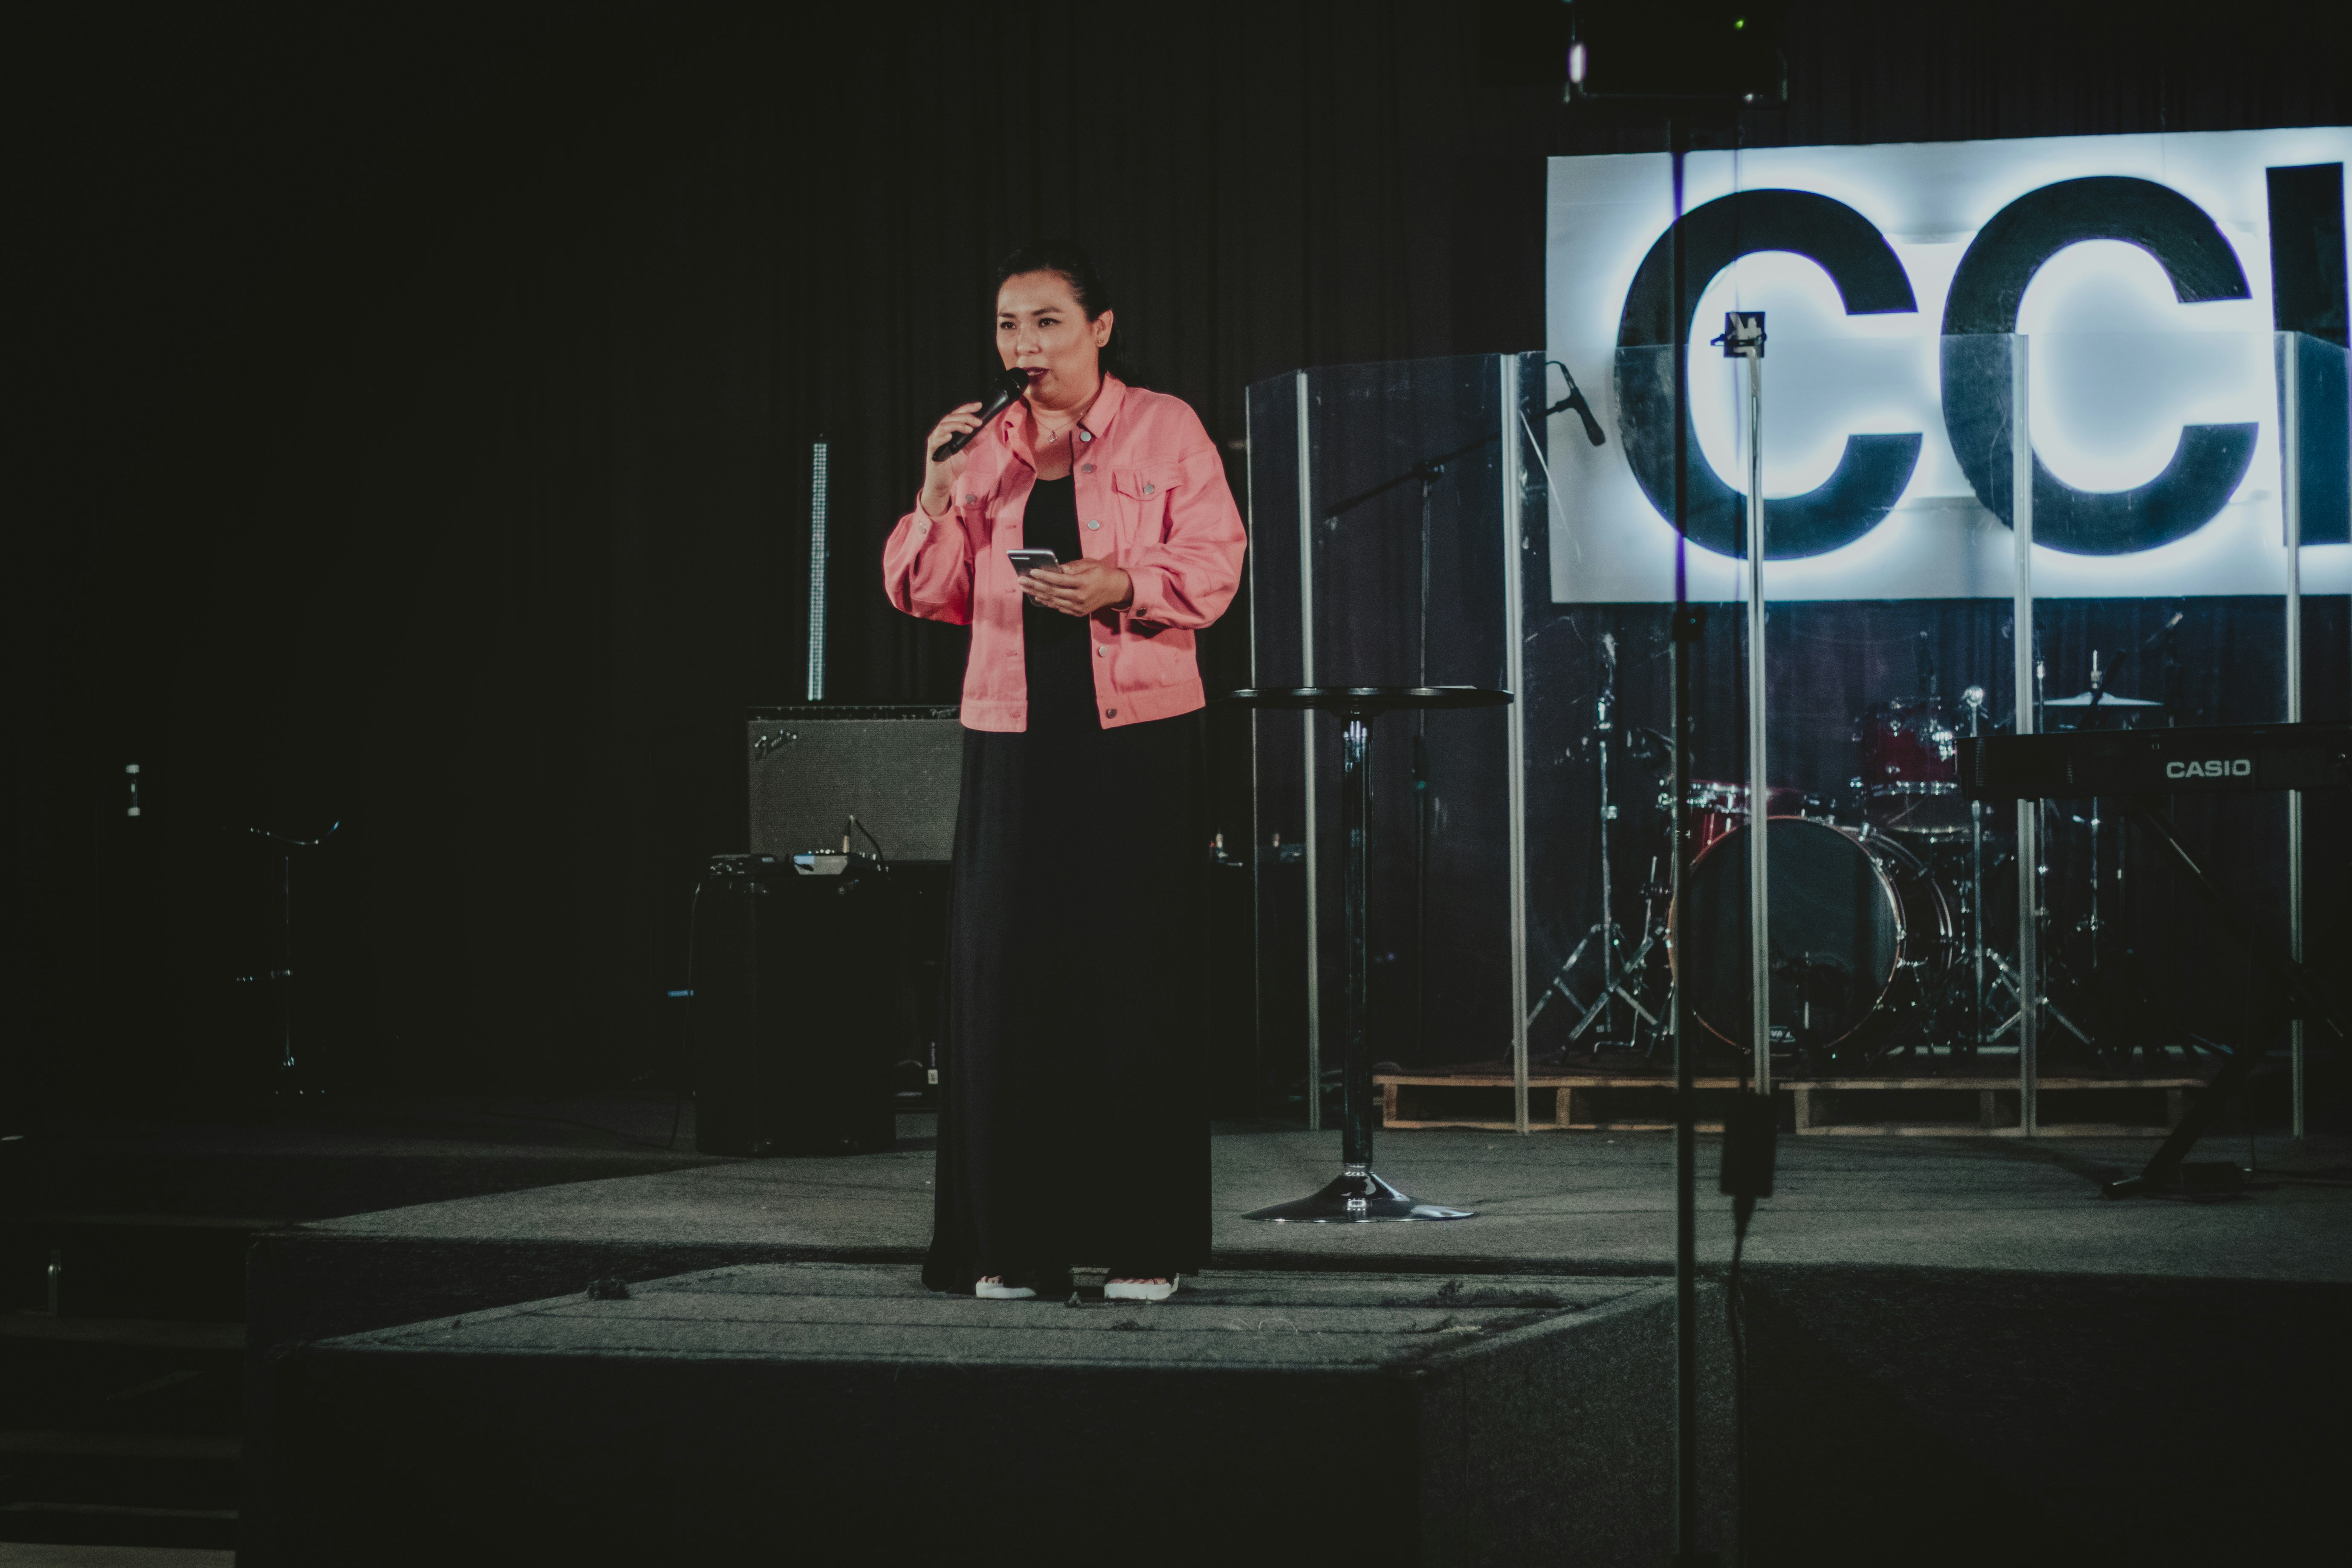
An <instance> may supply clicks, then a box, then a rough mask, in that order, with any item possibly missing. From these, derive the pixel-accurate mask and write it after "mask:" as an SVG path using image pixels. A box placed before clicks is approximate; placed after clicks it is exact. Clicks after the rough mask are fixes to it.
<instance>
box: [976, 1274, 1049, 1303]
mask: <svg viewBox="0 0 2352 1568" xmlns="http://www.w3.org/2000/svg"><path fill="white" fill-rule="evenodd" d="M971 1293H972V1294H973V1295H975V1296H977V1297H979V1298H980V1299H981V1300H983V1301H1030V1300H1035V1299H1036V1296H1037V1292H1036V1291H1034V1290H1032V1289H1029V1287H1028V1286H1026V1285H1007V1284H1006V1283H1005V1282H1004V1279H1003V1276H1002V1275H996V1274H992V1275H990V1276H989V1277H988V1278H987V1279H982V1280H979V1281H977V1282H976V1283H975V1284H973V1286H972V1288H971Z"/></svg>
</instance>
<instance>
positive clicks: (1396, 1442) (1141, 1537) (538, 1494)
mask: <svg viewBox="0 0 2352 1568" xmlns="http://www.w3.org/2000/svg"><path fill="white" fill-rule="evenodd" d="M1672 1305H1673V1303H1672V1292H1671V1289H1670V1288H1669V1287H1667V1286H1664V1285H1662V1284H1660V1283H1659V1282H1657V1281H1654V1280H1629V1279H1595V1278H1591V1277H1586V1278H1581V1279H1574V1278H1550V1277H1541V1276H1538V1277H1522V1278H1517V1279H1510V1280H1507V1281H1500V1282H1486V1283H1482V1284H1480V1285H1478V1286H1476V1287H1475V1288H1467V1289H1465V1288H1464V1287H1463V1286H1461V1285H1460V1284H1459V1283H1445V1282H1440V1281H1437V1280H1434V1279H1431V1278H1430V1277H1428V1276H1426V1275H1420V1276H1398V1275H1381V1274H1339V1273H1328V1272H1326V1273H1316V1274H1297V1273H1278V1272H1250V1273H1226V1272H1223V1271H1218V1272H1213V1273H1210V1274H1207V1275H1204V1276H1202V1277H1200V1278H1199V1279H1197V1280H1196V1281H1194V1288H1193V1289H1190V1290H1187V1291H1185V1292H1183V1293H1181V1294H1180V1295H1179V1296H1178V1297H1177V1298H1176V1299H1175V1300H1172V1301H1170V1302H1167V1303H1163V1304H1159V1305H1152V1306H1135V1305H1131V1304H1128V1303H1112V1302H1106V1301H1104V1300H1101V1299H1100V1294H1099V1292H1098V1291H1095V1292H1089V1293H1088V1295H1087V1299H1085V1300H1082V1301H1081V1302H1080V1303H1079V1304H1078V1305H1076V1306H1072V1305H1068V1304H1066V1303H1063V1302H1057V1301H1044V1302H1022V1303H1010V1302H984V1301H975V1300H971V1299H969V1298H948V1297H942V1296H939V1295H935V1294H933V1293H932V1292H929V1291H928V1290H925V1289H923V1288H922V1286H921V1285H920V1283H919V1281H917V1280H916V1279H914V1278H913V1276H912V1273H911V1271H910V1270H908V1268H904V1267H903V1266H893V1265H877V1264H843V1263H797V1264H765V1265H758V1264H752V1265H739V1266H736V1267H733V1268H719V1269H712V1270H707V1271H704V1272H700V1273H697V1274H690V1275H686V1276H682V1277H679V1278H675V1279H664V1280H659V1281H656V1282H653V1283H650V1284H640V1285H637V1286H635V1287H633V1288H632V1289H631V1291H630V1294H629V1297H628V1298H627V1299H626V1300H590V1299H587V1298H585V1297H583V1296H580V1295H577V1294H574V1295H571V1296H567V1297H562V1298H559V1299H556V1300H548V1301H540V1302H533V1303H530V1304H527V1305H523V1306H518V1307H511V1308H507V1309H503V1310H495V1311H490V1312H486V1313H476V1314H471V1315H468V1316H466V1317H463V1318H456V1319H435V1320H433V1321H429V1322H425V1323H419V1324H415V1325H413V1326H410V1327H406V1328H401V1329H394V1330H387V1331H378V1332H375V1333H371V1334H361V1335H353V1336H349V1337H345V1338H341V1339H335V1340H330V1341H327V1342H323V1343H320V1344H317V1345H312V1346H309V1347H306V1348H304V1349H302V1350H300V1351H298V1352H293V1353H292V1354H290V1355H289V1356H288V1357H287V1358H285V1359H284V1361H283V1362H282V1363H281V1364H280V1366H279V1368H278V1403H277V1420H278V1431H279V1434H280V1436H281V1439H283V1440H282V1441H281V1443H280V1447H279V1452H280V1454H281V1455H282V1456H283V1457H282V1458H281V1461H280V1465H281V1468H280V1472H279V1474H280V1488H281V1489H280V1492H279V1495H280V1496H281V1497H282V1498H284V1499H286V1500H287V1503H286V1505H285V1506H284V1507H283V1508H281V1509H280V1510H279V1512H278V1518H277V1521H276V1523H277V1529H278V1537H277V1541H278V1551H279V1552H281V1553H283V1555H284V1559H285V1560H287V1561H295V1562H328V1561H333V1562H337V1563H403V1564H406V1563H421V1562H436V1561H446V1560H447V1557H446V1552H447V1549H448V1546H449V1544H450V1543H452V1542H466V1543H467V1546H468V1547H469V1548H471V1549H472V1550H474V1551H476V1552H478V1553H479V1554H480V1555H481V1556H482V1557H483V1558H485V1559H488V1560H497V1561H504V1562H509V1563H513V1562H526V1561H537V1562H563V1563H581V1562H595V1563H604V1562H635V1563H644V1562H681V1563H682V1562H704V1563H719V1562H769V1561H783V1560H786V1559H787V1558H793V1557H800V1556H802V1555H803V1554H805V1555H807V1556H812V1557H814V1556H823V1557H824V1558H826V1559H829V1560H836V1561H839V1560H851V1561H869V1562H879V1561H898V1562H911V1561H939V1560H946V1561H958V1560H962V1561H974V1562H999V1561H1006V1560H1014V1559H1023V1558H1027V1557H1031V1556H1036V1555H1041V1554H1043V1555H1052V1556H1059V1555H1064V1554H1066V1553H1070V1552H1076V1553H1080V1554H1085V1555H1093V1554H1096V1553H1098V1552H1106V1551H1113V1550H1114V1549H1113V1548H1112V1544H1111V1543H1113V1542H1120V1541H1122V1540H1123V1539H1124V1538H1128V1537H1129V1536H1132V1537H1134V1542H1133V1544H1132V1545H1131V1546H1119V1547H1118V1548H1116V1549H1115V1552H1114V1554H1115V1555H1116V1556H1117V1557H1118V1559H1119V1560H1121V1561H1127V1562H1142V1563H1167V1562H1171V1561H1179V1560H1182V1561H1198V1560H1201V1559H1202V1558H1203V1557H1208V1558H1215V1557H1226V1558H1227V1560H1231V1561H1248V1562H1299V1563H1307V1562H1332V1563H1364V1564H1383V1563H1457V1562H1476V1563H1525V1562H1530V1561H1536V1560H1539V1559H1540V1558H1542V1557H1544V1556H1546V1555H1548V1551H1547V1548H1548V1546H1549V1543H1550V1542H1557V1541H1561V1540H1568V1539H1573V1540H1576V1541H1579V1542H1582V1543H1583V1545H1584V1548H1585V1550H1586V1552H1588V1553H1590V1554H1591V1558H1592V1560H1595V1561H1605V1562H1635V1561H1642V1560H1645V1559H1653V1558H1655V1557H1656V1556H1657V1555H1658V1553H1659V1552H1660V1551H1661V1550H1662V1549H1663V1548H1664V1545H1665V1537H1664V1524H1665V1521H1666V1520H1667V1519H1668V1517H1669V1511H1668V1502H1667V1494H1666V1491H1665V1489H1664V1485H1663V1484H1662V1483H1663V1482H1664V1479H1665V1478H1666V1476H1667V1475H1668V1474H1670V1453H1671V1447H1670V1446H1671V1436H1670V1432H1669V1429H1668V1427H1667V1426H1666V1409H1665V1407H1664V1405H1662V1404H1661V1403H1660V1402H1659V1401H1657V1400H1655V1399H1654V1398H1652V1397H1650V1395H1651V1394H1654V1392H1655V1390H1656V1389H1658V1388H1659V1387H1661V1386H1663V1385H1664V1382H1665V1380H1666V1379H1667V1378H1668V1377H1669V1376H1670V1375H1671V1370H1672V1355H1671V1338H1670V1331H1669V1330H1668V1321H1669V1319H1670V1317H1671V1311H1672ZM1715 1360H1716V1364H1713V1365H1711V1366H1710V1369H1709V1370H1710V1371H1711V1372H1712V1373H1714V1377H1713V1379H1712V1386H1713V1392H1714V1393H1715V1395H1716V1397H1715V1398H1714V1399H1713V1400H1711V1401H1710V1404H1709V1409H1710V1413H1711V1414H1715V1415H1720V1414H1721V1410H1722V1390H1723V1376H1722V1372H1723V1369H1722V1367H1721V1365H1720V1364H1719V1363H1720V1357H1719V1356H1718V1357H1717V1358H1715ZM1574 1410H1586V1411H1590V1412H1592V1413H1594V1414H1595V1415H1599V1416H1602V1417H1604V1418H1601V1419H1594V1420H1588V1421H1563V1420H1561V1419H1559V1415H1560V1414H1561V1413H1562V1412H1563V1411H1574ZM1725 1457H1726V1456H1725V1453H1724V1450H1723V1446H1722V1445H1721V1444H1720V1443H1718V1444H1715V1445H1712V1446H1711V1451H1710V1453H1709V1455H1708V1458H1709V1459H1710V1460H1711V1461H1712V1463H1711V1466H1710V1479H1714V1480H1716V1481H1717V1483H1718V1484H1717V1486H1716V1487H1715V1488H1714V1493H1715V1497H1716V1500H1717V1506H1716V1508H1715V1509H1714V1510H1711V1512H1712V1513H1713V1514H1714V1515H1715V1516H1716V1517H1715V1518H1712V1519H1711V1520H1710V1523H1713V1524H1716V1525H1717V1528H1718V1529H1719V1528H1720V1515H1721V1512H1722V1503H1723V1501H1724V1500H1725V1499H1726V1493H1725V1489H1724V1488H1723V1487H1722V1486H1721V1485H1720V1484H1719V1483H1720V1479H1721V1475H1722V1470H1723V1462H1724V1459H1725ZM819 1541H823V1542H827V1543H828V1545H827V1547H826V1549H824V1550H822V1551H819V1552H805V1553H803V1552H795V1551H793V1545H794V1544H796V1543H797V1544H800V1545H802V1546H803V1548H806V1547H814V1546H815V1545H817V1542H819ZM1242 1543H1246V1548H1245V1550H1239V1551H1235V1550H1233V1549H1232V1548H1233V1547H1234V1546H1239V1545H1242Z"/></svg>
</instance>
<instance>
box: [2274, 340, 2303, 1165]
mask: <svg viewBox="0 0 2352 1568" xmlns="http://www.w3.org/2000/svg"><path fill="white" fill-rule="evenodd" d="M2302 350H2303V335H2302V334H2301V333H2299V332H2281V333H2280V334H2279V512H2280V521H2281V522H2282V523H2283V524H2284V528H2285V533H2286V721H2287V722H2288V723H2290V724H2300V723H2302V722H2303V395H2302V389H2303V356H2302ZM2286 947H2287V956H2288V957H2289V958H2292V959H2294V961H2295V962H2296V963H2302V962H2303V792H2302V791H2301V790H2299V789H2295V790H2289V791H2287V795H2286ZM2304 1036H2305V1028H2304V1020H2303V1018H2302V1016H2300V1015H2299V1014H2298V1015H2297V1016H2296V1017H2295V1018H2294V1020H2293V1021H2292V1022H2291V1023H2289V1024H2288V1026H2287V1056H2288V1063H2289V1067H2288V1071H2289V1074H2290V1079H2291V1082H2292V1085H2293V1092H2292V1095H2291V1100H2292V1119H2293V1124H2294V1136H2295V1137H2296V1138H2298V1139H2300V1138H2301V1137H2302V1136H2303V1083H2304V1080H2303V1072H2304V1067H2303V1047H2304Z"/></svg>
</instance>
